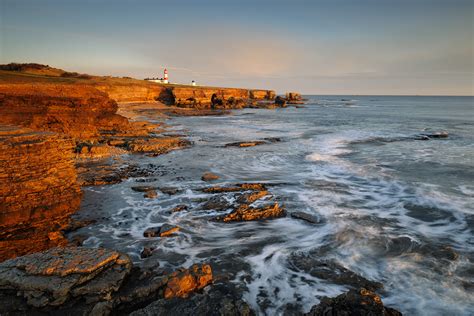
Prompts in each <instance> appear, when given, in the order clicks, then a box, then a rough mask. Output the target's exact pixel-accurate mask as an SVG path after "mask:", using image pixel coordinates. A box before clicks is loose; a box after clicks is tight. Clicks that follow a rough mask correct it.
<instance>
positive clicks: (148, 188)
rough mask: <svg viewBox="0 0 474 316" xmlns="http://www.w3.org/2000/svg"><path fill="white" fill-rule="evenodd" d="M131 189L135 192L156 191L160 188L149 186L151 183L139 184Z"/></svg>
mask: <svg viewBox="0 0 474 316" xmlns="http://www.w3.org/2000/svg"><path fill="white" fill-rule="evenodd" d="M131 189H132V190H133V191H135V192H148V191H155V190H157V189H158V188H157V187H153V186H149V185H138V186H134V187H131Z"/></svg>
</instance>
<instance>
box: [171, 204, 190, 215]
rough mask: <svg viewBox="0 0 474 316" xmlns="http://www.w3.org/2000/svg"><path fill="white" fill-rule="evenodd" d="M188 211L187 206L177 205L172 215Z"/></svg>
mask: <svg viewBox="0 0 474 316" xmlns="http://www.w3.org/2000/svg"><path fill="white" fill-rule="evenodd" d="M187 209H188V206H187V205H184V204H180V205H176V206H175V207H173V208H172V209H171V213H175V212H181V211H186V210H187Z"/></svg>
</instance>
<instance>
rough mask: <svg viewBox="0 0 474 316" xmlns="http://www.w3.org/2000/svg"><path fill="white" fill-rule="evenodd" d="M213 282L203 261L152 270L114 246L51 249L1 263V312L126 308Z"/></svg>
mask: <svg viewBox="0 0 474 316" xmlns="http://www.w3.org/2000/svg"><path fill="white" fill-rule="evenodd" d="M211 282H212V269H211V267H210V266H209V265H207V264H204V265H194V266H192V267H191V268H190V269H180V270H178V271H175V272H173V273H170V274H166V273H157V272H154V273H152V272H146V271H141V270H140V269H137V268H133V267H132V262H131V260H130V258H129V257H128V256H127V255H124V254H121V253H118V252H116V251H113V250H108V249H103V248H98V249H89V248H81V247H66V248H52V249H50V250H47V251H45V252H40V253H34V254H30V255H26V256H23V257H18V258H15V259H10V260H7V261H5V262H3V263H1V264H0V314H2V315H17V314H31V313H34V314H38V313H47V314H51V313H53V314H54V313H55V314H71V313H73V314H74V315H109V314H110V313H120V311H122V313H125V312H126V311H132V310H135V309H138V308H139V307H140V306H142V305H147V304H148V303H149V302H151V300H153V299H160V298H166V299H172V298H175V297H178V298H185V297H187V296H188V295H189V294H190V293H191V292H193V291H196V290H199V289H202V288H203V287H205V286H207V285H208V284H210V283H211Z"/></svg>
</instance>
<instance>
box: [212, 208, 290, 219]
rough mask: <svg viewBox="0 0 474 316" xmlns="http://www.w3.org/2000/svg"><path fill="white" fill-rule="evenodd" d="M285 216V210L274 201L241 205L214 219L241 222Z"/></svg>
mask: <svg viewBox="0 0 474 316" xmlns="http://www.w3.org/2000/svg"><path fill="white" fill-rule="evenodd" d="M284 216H286V212H285V210H284V209H283V208H282V207H280V206H279V205H278V203H274V204H272V205H267V206H263V207H250V206H248V205H241V206H239V208H237V209H236V210H235V211H233V212H232V213H229V214H227V215H225V216H219V217H216V219H215V220H217V221H222V222H226V223H227V222H241V221H255V220H263V219H272V218H278V217H284Z"/></svg>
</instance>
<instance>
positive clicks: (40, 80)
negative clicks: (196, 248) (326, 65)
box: [0, 65, 401, 315]
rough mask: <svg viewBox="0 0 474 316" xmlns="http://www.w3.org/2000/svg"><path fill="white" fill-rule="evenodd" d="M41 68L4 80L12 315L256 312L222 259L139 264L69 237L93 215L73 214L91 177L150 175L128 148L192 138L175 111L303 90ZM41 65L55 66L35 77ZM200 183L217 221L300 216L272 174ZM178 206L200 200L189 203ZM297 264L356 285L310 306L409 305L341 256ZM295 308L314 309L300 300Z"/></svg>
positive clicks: (157, 232)
mask: <svg viewBox="0 0 474 316" xmlns="http://www.w3.org/2000/svg"><path fill="white" fill-rule="evenodd" d="M31 67H32V66H28V65H25V66H24V67H16V68H15V67H13V66H12V67H10V68H9V69H7V71H2V73H0V79H1V78H2V76H3V77H4V78H7V79H1V80H0V146H1V149H2V151H1V154H0V181H1V186H0V190H1V195H0V196H1V197H0V205H1V206H2V207H1V210H0V228H1V234H0V246H1V249H0V261H3V262H1V263H0V306H1V307H0V314H2V315H30V314H37V315H48V314H80V315H110V314H112V315H125V314H130V313H132V314H133V315H177V314H181V315H254V314H256V312H255V311H253V310H252V308H251V307H250V306H249V305H248V304H247V303H246V302H245V301H244V300H243V298H242V295H241V291H239V290H237V289H236V285H235V284H231V283H229V282H227V281H225V280H226V277H224V276H220V275H215V274H214V273H213V269H212V265H210V264H207V263H204V264H199V265H192V266H191V267H188V268H182V269H178V270H175V271H170V270H169V269H166V268H161V267H158V268H157V269H151V270H149V269H146V268H144V267H139V266H133V264H132V261H131V260H130V258H129V257H128V256H127V255H125V254H122V253H118V252H116V251H114V250H110V249H102V248H98V249H91V248H85V247H82V246H81V244H82V242H81V240H80V239H76V240H69V241H68V240H67V238H66V237H65V233H67V232H70V231H73V230H75V229H77V228H79V227H81V226H83V225H87V223H86V222H84V223H80V222H77V221H73V220H71V218H70V215H71V214H73V213H74V212H75V211H77V209H78V208H79V204H80V200H81V190H80V186H90V185H106V184H112V183H118V182H120V181H122V179H124V178H127V177H137V176H146V175H148V174H149V173H150V170H148V169H143V168H142V167H141V166H138V165H131V164H124V163H123V161H122V159H121V156H123V155H133V154H136V155H149V156H156V155H162V154H166V153H167V152H169V151H172V150H176V149H181V148H186V147H187V146H192V144H191V143H190V142H189V141H188V140H187V139H185V138H183V137H181V136H180V135H178V136H174V135H169V134H167V133H168V132H167V129H166V123H165V120H166V119H167V118H168V117H169V116H173V115H179V116H180V115H186V116H193V115H221V114H226V113H229V112H228V111H229V110H232V109H241V108H246V107H250V108H264V109H272V108H282V107H286V106H288V105H291V104H295V105H298V104H304V100H303V99H302V97H301V96H300V95H299V94H297V93H288V94H287V95H286V96H284V97H281V96H275V93H274V92H273V91H271V90H249V89H231V88H210V87H197V88H196V87H182V86H171V87H165V86H163V85H157V84H153V83H149V84H147V85H145V84H143V83H141V82H135V81H130V80H129V79H123V80H118V79H117V80H112V79H109V80H108V79H107V78H103V77H92V76H89V77H85V76H83V75H77V76H76V75H74V76H72V78H71V75H67V76H65V75H64V74H65V73H66V72H64V71H61V70H58V69H55V68H51V67H48V66H41V65H39V66H34V67H32V68H31ZM38 67H39V68H38ZM41 67H43V68H41ZM6 68H8V67H5V66H3V67H0V69H6ZM28 69H30V70H28ZM31 69H33V70H35V71H36V70H37V69H40V70H41V71H42V72H41V74H42V75H44V74H46V75H45V76H41V77H38V76H36V75H35V76H32V77H28V73H29V72H28V71H31ZM33 73H34V72H33ZM12 78H13V80H12ZM65 78H66V79H67V80H66V79H65ZM59 79H60V80H59ZM69 79H71V80H69ZM10 81H11V82H10ZM130 101H139V102H130ZM117 102H121V103H117ZM152 117H153V119H154V121H155V122H156V118H157V117H159V118H161V120H160V123H151V122H150V121H149V120H148V119H147V118H152ZM277 141H280V140H279V139H262V140H259V139H257V140H255V141H251V142H248V141H247V142H237V143H230V144H227V145H226V146H228V147H237V148H245V147H253V146H258V145H265V144H269V143H272V142H277ZM202 180H204V181H208V182H218V181H219V177H218V176H217V175H212V174H204V175H203V178H202ZM132 189H134V190H135V191H138V192H141V193H143V194H144V197H143V198H144V199H153V198H156V197H157V194H158V191H160V192H161V193H163V194H174V193H173V192H175V190H174V188H158V187H149V186H140V187H138V186H137V187H135V188H132ZM195 190H196V191H200V192H203V193H206V194H208V195H209V198H206V199H205V200H203V201H201V202H202V203H201V204H200V208H201V209H203V210H213V211H216V212H219V213H220V214H219V215H217V216H214V217H212V218H210V219H209V220H211V221H216V222H220V223H222V224H225V223H230V222H245V221H266V220H271V219H274V218H281V217H286V216H288V214H287V211H286V210H285V207H284V205H280V203H279V198H278V197H275V196H274V193H272V190H271V187H269V186H268V185H267V184H265V183H235V184H231V185H229V184H226V185H219V184H217V185H211V186H207V187H202V188H196V189H195ZM173 211H174V212H187V211H189V210H188V207H187V206H186V205H182V206H180V207H177V208H176V209H175V210H173ZM289 215H290V216H292V217H293V218H297V219H300V220H303V221H306V222H308V223H309V224H317V222H318V219H315V218H314V217H312V216H311V215H310V214H306V213H304V212H291V213H290V214H289ZM176 233H179V227H174V226H172V225H168V224H166V223H164V224H163V225H161V226H157V227H151V228H149V229H148V230H146V231H144V232H143V234H144V236H145V237H147V238H173V235H174V234H176ZM153 250H154V249H152V248H149V249H143V252H142V257H143V258H146V257H150V256H151V255H152V254H153ZM292 267H293V269H295V270H296V271H298V270H302V271H306V272H308V273H309V274H311V275H314V276H316V277H318V278H320V279H323V280H330V281H332V282H335V283H338V284H343V285H345V286H347V287H348V288H351V290H350V291H349V292H347V293H345V294H341V295H340V296H337V297H336V298H321V302H320V304H319V305H315V306H314V307H313V308H312V309H311V311H310V312H309V313H308V314H307V315H401V314H400V313H399V312H397V311H396V310H393V309H391V308H387V307H384V306H383V304H382V301H381V299H380V297H379V296H377V295H376V294H375V293H374V292H375V291H379V290H380V289H381V288H382V285H381V284H380V283H377V282H372V281H370V280H367V279H365V278H363V277H362V276H359V275H357V274H355V273H354V272H352V271H349V270H347V269H345V268H344V267H342V266H339V265H337V264H336V263H333V262H322V261H320V260H318V259H317V256H316V255H315V256H312V255H308V256H299V255H297V254H295V256H294V260H293V261H292ZM285 315H303V312H302V311H300V310H296V309H293V308H292V307H291V306H288V307H287V308H286V310H285Z"/></svg>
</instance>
